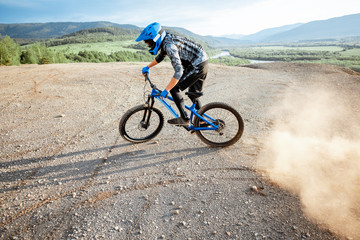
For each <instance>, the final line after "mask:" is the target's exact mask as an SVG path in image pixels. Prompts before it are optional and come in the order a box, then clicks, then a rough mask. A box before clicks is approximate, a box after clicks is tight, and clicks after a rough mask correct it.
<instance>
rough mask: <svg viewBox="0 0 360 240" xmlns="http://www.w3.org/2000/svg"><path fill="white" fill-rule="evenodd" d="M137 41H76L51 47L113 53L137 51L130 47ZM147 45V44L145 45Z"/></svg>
mask: <svg viewBox="0 0 360 240" xmlns="http://www.w3.org/2000/svg"><path fill="white" fill-rule="evenodd" d="M135 43H136V42H135V41H131V40H126V41H115V42H98V43H76V44H66V45H60V46H55V47H50V49H53V50H55V51H60V52H63V53H78V52H80V51H95V52H102V53H105V54H111V53H113V52H118V51H131V52H136V51H138V49H134V48H130V47H128V46H130V45H132V44H135ZM144 46H145V45H144Z"/></svg>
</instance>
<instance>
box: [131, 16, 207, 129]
mask: <svg viewBox="0 0 360 240" xmlns="http://www.w3.org/2000/svg"><path fill="white" fill-rule="evenodd" d="M136 41H137V42H139V41H145V43H146V44H147V45H148V47H149V48H150V50H149V52H150V53H151V54H152V55H157V53H158V51H159V50H161V51H160V53H159V55H158V56H156V57H155V59H154V60H153V61H152V62H151V63H150V64H149V65H148V66H146V67H144V68H143V69H142V73H143V74H145V73H149V72H150V68H151V67H153V66H155V65H157V64H158V63H160V62H161V61H162V60H164V58H165V57H166V56H169V58H170V60H171V64H172V66H173V68H174V70H175V73H174V75H173V77H172V79H171V81H170V82H169V84H168V85H167V86H166V88H165V89H164V91H162V92H161V97H162V98H163V97H166V96H167V95H168V94H169V92H170V93H171V96H172V98H173V99H174V102H175V104H176V106H177V108H178V109H179V112H180V117H178V118H174V119H170V120H168V123H170V124H174V125H180V126H188V125H189V124H190V120H189V117H188V116H187V113H186V111H185V107H184V98H183V97H182V95H181V93H180V91H184V90H185V89H187V88H189V92H196V93H201V91H202V88H203V84H204V80H205V78H206V75H207V72H208V59H209V57H208V56H207V54H206V52H205V51H204V50H203V48H202V47H201V46H200V45H199V44H197V43H195V42H193V41H191V40H189V39H187V38H184V37H179V36H176V35H173V34H169V33H166V32H165V30H164V29H162V27H161V25H160V24H159V23H152V24H150V25H148V26H147V27H146V28H145V29H144V30H143V31H142V32H141V34H140V35H139V37H138V38H137V39H136ZM189 97H190V99H191V100H192V102H193V103H196V108H197V109H200V107H201V106H200V102H199V100H197V97H195V96H191V95H190V96H189Z"/></svg>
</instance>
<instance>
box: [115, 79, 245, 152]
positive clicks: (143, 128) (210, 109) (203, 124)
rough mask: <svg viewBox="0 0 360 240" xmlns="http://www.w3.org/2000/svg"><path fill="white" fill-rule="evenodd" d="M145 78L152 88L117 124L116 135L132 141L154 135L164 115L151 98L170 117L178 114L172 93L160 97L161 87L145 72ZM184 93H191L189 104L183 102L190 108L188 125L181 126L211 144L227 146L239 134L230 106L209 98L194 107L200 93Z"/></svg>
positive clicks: (239, 125) (241, 125) (240, 129)
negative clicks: (210, 100) (118, 132)
mask: <svg viewBox="0 0 360 240" xmlns="http://www.w3.org/2000/svg"><path fill="white" fill-rule="evenodd" d="M145 82H146V83H149V84H150V87H151V88H152V91H151V93H148V94H147V100H145V104H141V105H138V106H135V107H133V108H131V109H129V110H128V111H127V112H126V113H125V114H124V115H123V116H122V118H121V120H120V124H119V131H120V135H121V136H122V137H123V138H124V139H125V140H127V141H129V142H133V143H143V142H146V141H149V140H151V139H153V138H155V137H156V136H157V135H158V134H159V133H160V131H161V129H162V128H163V125H164V115H163V113H162V112H161V111H160V110H159V109H158V108H156V107H154V104H155V101H159V102H161V103H162V104H163V105H164V106H165V107H166V108H167V109H168V110H169V111H170V113H171V114H172V115H173V116H174V117H176V118H177V117H179V115H178V114H177V113H176V111H175V110H174V109H173V107H172V106H171V105H170V103H171V102H173V101H174V100H173V99H172V97H171V96H167V97H166V98H161V97H160V94H161V90H160V89H158V88H157V87H156V85H155V84H153V83H152V82H151V80H150V78H149V75H145ZM145 86H146V85H145ZM144 88H145V87H144ZM185 94H186V95H188V96H190V97H192V99H193V104H192V106H188V105H185V108H186V109H187V110H188V111H190V125H189V126H182V127H184V128H185V129H186V130H188V131H189V132H191V133H195V134H196V135H197V136H198V137H199V138H200V140H201V141H203V142H204V143H206V144H208V145H209V146H211V147H227V146H230V145H232V144H234V143H236V142H237V141H238V140H239V139H240V138H241V136H242V134H243V131H244V121H243V119H242V117H241V116H240V114H239V113H238V112H237V111H236V110H235V109H234V108H233V107H231V106H230V105H228V104H226V103H221V102H212V103H208V104H206V105H205V106H203V107H201V108H200V109H199V110H197V109H196V101H195V100H196V99H197V98H199V97H200V96H202V95H203V94H202V93H201V92H186V93H185ZM194 99H195V100H194ZM168 101H170V103H168Z"/></svg>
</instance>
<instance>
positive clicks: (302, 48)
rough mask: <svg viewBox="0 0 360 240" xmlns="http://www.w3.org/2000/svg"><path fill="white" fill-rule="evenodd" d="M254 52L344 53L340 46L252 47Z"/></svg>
mask: <svg viewBox="0 0 360 240" xmlns="http://www.w3.org/2000/svg"><path fill="white" fill-rule="evenodd" d="M252 49H254V50H264V51H268V50H297V51H329V52H338V51H342V50H343V47H340V46H295V47H292V46H261V47H252Z"/></svg>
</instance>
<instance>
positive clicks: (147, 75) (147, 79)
mask: <svg viewBox="0 0 360 240" xmlns="http://www.w3.org/2000/svg"><path fill="white" fill-rule="evenodd" d="M144 77H145V82H146V81H148V82H149V83H150V87H151V88H152V89H155V90H157V91H159V92H160V93H161V92H162V91H161V90H160V89H158V88H157V87H156V85H155V84H153V83H152V82H151V80H150V78H149V74H148V73H145V74H144Z"/></svg>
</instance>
